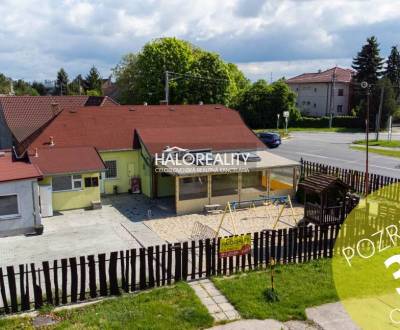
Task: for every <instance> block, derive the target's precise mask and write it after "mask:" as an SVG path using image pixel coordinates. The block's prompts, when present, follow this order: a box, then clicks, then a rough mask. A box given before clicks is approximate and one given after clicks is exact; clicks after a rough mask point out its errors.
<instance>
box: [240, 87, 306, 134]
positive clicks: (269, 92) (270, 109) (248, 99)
mask: <svg viewBox="0 0 400 330" xmlns="http://www.w3.org/2000/svg"><path fill="white" fill-rule="evenodd" d="M295 100H296V94H295V93H294V92H293V91H292V90H291V89H290V88H289V86H288V85H287V84H286V83H285V82H284V81H283V80H278V81H276V82H274V83H272V84H270V85H268V84H267V82H266V81H265V80H258V81H257V82H255V83H254V84H252V85H251V86H250V87H249V88H247V89H246V90H245V91H244V92H243V93H242V95H241V97H240V100H239V103H238V110H239V112H240V114H241V116H242V117H243V119H244V121H245V122H246V123H247V125H249V126H250V127H252V128H267V127H269V128H271V127H276V119H277V115H278V114H280V115H281V116H282V113H283V112H284V111H289V114H290V116H289V118H290V119H291V120H293V119H298V118H299V117H300V113H299V112H298V110H297V109H296V107H295Z"/></svg>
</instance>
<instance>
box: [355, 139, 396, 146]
mask: <svg viewBox="0 0 400 330" xmlns="http://www.w3.org/2000/svg"><path fill="white" fill-rule="evenodd" d="M353 144H361V145H365V140H357V141H354V142H353ZM368 144H369V145H370V146H373V147H387V148H400V141H386V140H378V141H376V140H370V141H368Z"/></svg>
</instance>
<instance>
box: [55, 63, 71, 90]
mask: <svg viewBox="0 0 400 330" xmlns="http://www.w3.org/2000/svg"><path fill="white" fill-rule="evenodd" d="M68 82H69V80H68V74H67V72H66V71H65V70H64V69H63V68H61V69H60V70H59V71H58V72H57V80H56V86H55V89H54V94H55V95H68Z"/></svg>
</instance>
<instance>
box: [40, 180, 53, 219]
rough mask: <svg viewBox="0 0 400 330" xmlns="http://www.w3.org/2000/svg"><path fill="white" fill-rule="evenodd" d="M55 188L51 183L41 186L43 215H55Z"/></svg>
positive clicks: (41, 209)
mask: <svg viewBox="0 0 400 330" xmlns="http://www.w3.org/2000/svg"><path fill="white" fill-rule="evenodd" d="M52 196H53V189H52V187H51V186H50V185H47V186H39V201H40V213H41V215H42V217H52V216H53V197H52Z"/></svg>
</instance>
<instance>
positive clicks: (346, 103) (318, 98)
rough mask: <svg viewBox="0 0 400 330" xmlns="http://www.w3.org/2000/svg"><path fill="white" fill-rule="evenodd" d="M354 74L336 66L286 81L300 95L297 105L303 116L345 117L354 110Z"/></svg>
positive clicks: (349, 70)
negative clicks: (352, 101) (351, 103)
mask: <svg viewBox="0 0 400 330" xmlns="http://www.w3.org/2000/svg"><path fill="white" fill-rule="evenodd" d="M353 75H354V71H353V70H351V69H343V68H339V67H334V68H331V69H328V70H326V71H319V72H316V73H303V74H301V75H299V76H296V77H293V78H290V79H287V80H286V83H287V84H288V85H289V86H290V88H291V89H292V90H293V91H294V92H295V93H296V94H297V99H296V106H297V108H298V109H299V110H300V112H301V113H302V114H303V115H308V116H329V115H330V114H332V115H333V116H343V115H348V114H349V111H350V110H351V107H350V100H351V94H352V79H353Z"/></svg>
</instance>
